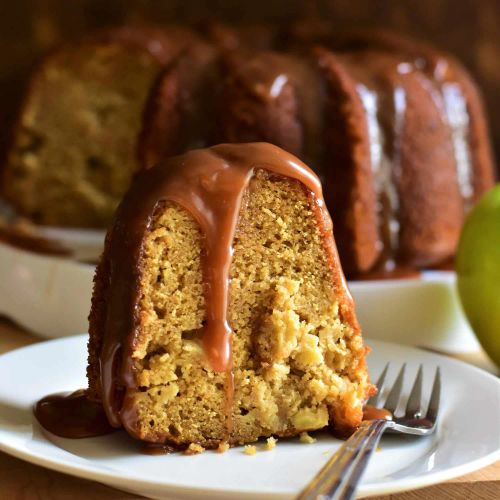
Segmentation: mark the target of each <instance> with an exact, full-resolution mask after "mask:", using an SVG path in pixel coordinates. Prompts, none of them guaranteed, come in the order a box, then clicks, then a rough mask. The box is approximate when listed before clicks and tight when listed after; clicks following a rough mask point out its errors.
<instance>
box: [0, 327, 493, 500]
mask: <svg viewBox="0 0 500 500" xmlns="http://www.w3.org/2000/svg"><path fill="white" fill-rule="evenodd" d="M38 341H40V339H39V338H37V337H34V336H33V335H30V334H29V333H27V332H25V331H22V330H20V329H19V328H17V327H16V326H14V325H12V324H11V323H9V322H8V321H6V320H3V319H0V353H4V352H7V351H10V350H12V349H16V348H18V347H23V346H26V345H29V344H33V343H35V342H38ZM473 361H474V362H475V364H480V365H482V366H486V367H491V365H490V364H489V363H488V362H487V361H486V360H485V359H484V358H481V357H480V356H479V357H476V358H475V359H473ZM4 498H5V499H11V498H12V499H18V500H39V499H43V500H63V499H64V500H66V499H72V500H80V499H82V500H83V499H85V500H87V499H99V500H100V499H113V500H115V499H131V498H138V497H137V496H133V495H129V494H127V493H123V492H121V491H118V490H115V489H112V488H108V487H106V486H102V485H100V484H98V483H95V482H92V481H86V480H83V479H78V478H74V477H72V476H67V475H64V474H60V473H58V472H53V471H50V470H48V469H44V468H42V467H38V466H36V465H31V464H28V463H26V462H23V461H22V460H18V459H16V458H13V457H10V456H9V455H6V454H4V453H1V452H0V499H4ZM375 498H376V499H378V500H382V499H383V500H428V499H432V500H435V499H438V500H440V499H450V500H462V499H471V500H472V499H474V500H483V499H484V500H498V499H500V462H497V463H496V464H493V465H491V466H489V467H486V468H484V469H482V470H479V471H477V472H474V473H472V474H467V475H466V476H462V477H459V478H457V479H452V480H451V481H447V482H445V483H441V484H437V485H435V486H431V487H428V488H423V489H420V490H415V491H408V492H405V493H399V494H395V495H388V496H383V497H375Z"/></svg>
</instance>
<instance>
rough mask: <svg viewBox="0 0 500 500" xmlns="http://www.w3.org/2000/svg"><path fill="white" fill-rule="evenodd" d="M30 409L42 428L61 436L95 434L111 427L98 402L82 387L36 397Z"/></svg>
mask: <svg viewBox="0 0 500 500" xmlns="http://www.w3.org/2000/svg"><path fill="white" fill-rule="evenodd" d="M33 413H34V414H35V417H36V418H37V420H38V422H39V423H40V425H41V426H42V427H43V428H44V429H46V430H48V431H49V432H51V433H52V434H55V435H56V436H60V437H64V438H71V439H81V438H87V437H96V436H102V435H104V434H109V433H110V432H113V430H114V429H113V427H111V426H110V425H109V422H108V419H107V418H106V414H105V413H104V410H103V408H102V405H101V404H100V403H98V402H93V401H90V400H89V399H88V398H87V395H86V393H85V391H84V390H79V391H76V392H73V393H71V394H53V395H51V396H46V397H45V398H43V399H41V400H40V401H38V403H37V404H36V405H35V407H34V409H33Z"/></svg>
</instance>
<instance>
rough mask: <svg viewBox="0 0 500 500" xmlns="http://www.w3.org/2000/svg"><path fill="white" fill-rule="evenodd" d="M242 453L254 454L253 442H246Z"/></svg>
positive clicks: (255, 449)
mask: <svg viewBox="0 0 500 500" xmlns="http://www.w3.org/2000/svg"><path fill="white" fill-rule="evenodd" d="M243 453H244V454H245V455H255V454H256V453H257V448H256V447H255V446H254V445H253V444H247V445H245V446H244V447H243Z"/></svg>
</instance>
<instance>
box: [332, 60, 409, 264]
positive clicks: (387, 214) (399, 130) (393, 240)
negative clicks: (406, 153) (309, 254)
mask: <svg viewBox="0 0 500 500" xmlns="http://www.w3.org/2000/svg"><path fill="white" fill-rule="evenodd" d="M340 59H341V60H342V62H343V63H344V64H345V65H346V67H347V69H348V71H349V72H350V73H351V74H352V76H353V77H354V78H355V81H356V91H357V93H358V96H359V99H360V101H361V104H362V105H363V109H364V111H365V116H366V123H367V129H368V140H369V143H370V144H369V145H370V160H371V166H372V173H373V183H374V189H375V194H376V198H377V213H378V218H379V228H380V241H379V245H380V250H381V257H380V259H379V263H378V266H377V267H378V268H379V270H380V271H384V272H389V273H390V272H392V271H393V270H394V269H395V268H396V260H397V253H398V249H399V234H400V221H399V211H400V196H399V190H398V179H399V177H400V175H401V169H402V164H401V153H400V148H401V137H402V134H403V128H404V116H405V112H406V94H405V90H404V88H403V87H402V86H400V85H398V78H397V75H398V72H399V71H408V70H411V68H412V65H411V64H409V63H401V58H400V57H396V56H394V55H390V54H381V53H376V54H374V53H372V52H369V51H367V52H366V53H365V52H362V53H355V54H349V55H342V56H341V57H340Z"/></svg>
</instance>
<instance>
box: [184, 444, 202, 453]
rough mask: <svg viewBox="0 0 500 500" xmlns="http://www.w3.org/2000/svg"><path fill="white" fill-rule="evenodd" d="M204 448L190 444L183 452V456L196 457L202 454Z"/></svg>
mask: <svg viewBox="0 0 500 500" xmlns="http://www.w3.org/2000/svg"><path fill="white" fill-rule="evenodd" d="M204 451H205V448H203V446H201V445H200V444H197V443H191V444H190V445H189V446H188V447H187V448H186V449H185V450H184V455H198V454H199V453H203V452H204Z"/></svg>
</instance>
